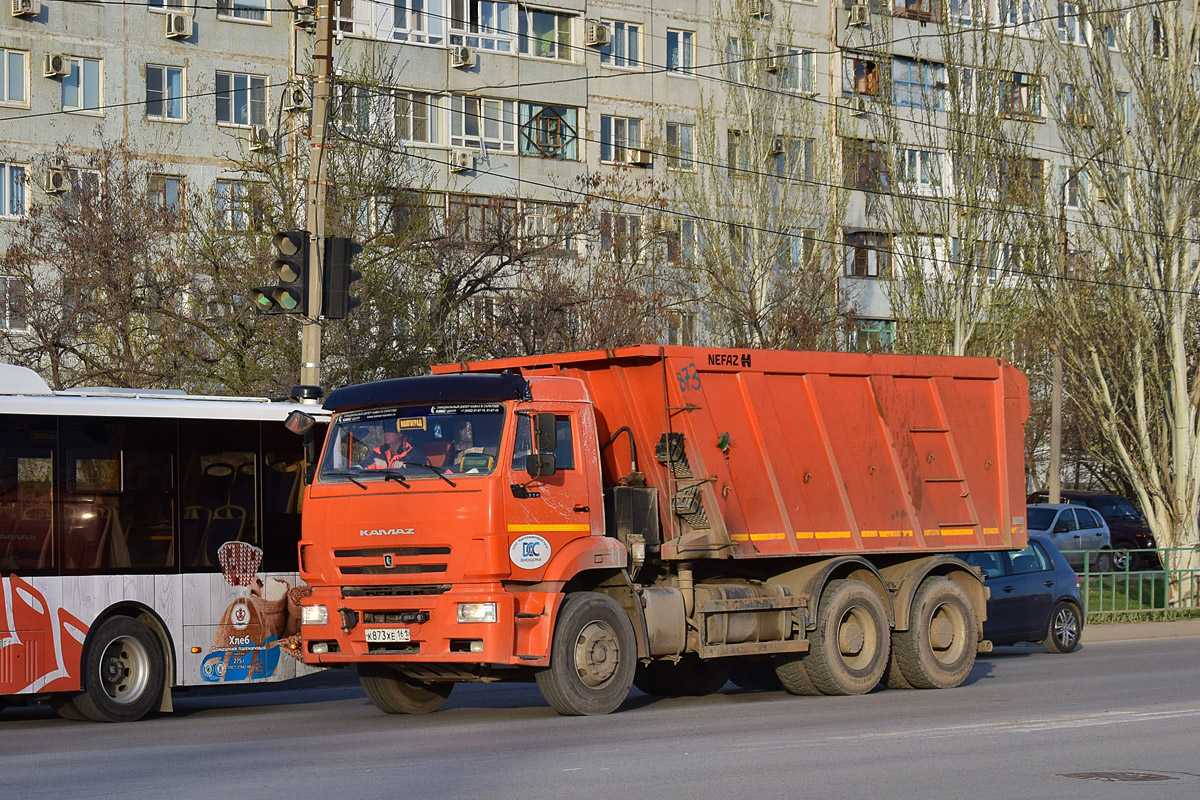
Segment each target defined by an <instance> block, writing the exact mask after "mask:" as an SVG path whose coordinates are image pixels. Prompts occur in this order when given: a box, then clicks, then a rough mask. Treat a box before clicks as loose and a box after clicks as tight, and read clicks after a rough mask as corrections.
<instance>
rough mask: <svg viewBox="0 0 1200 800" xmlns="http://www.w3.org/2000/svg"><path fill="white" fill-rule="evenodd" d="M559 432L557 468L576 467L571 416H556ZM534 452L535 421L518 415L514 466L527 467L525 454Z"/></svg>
mask: <svg viewBox="0 0 1200 800" xmlns="http://www.w3.org/2000/svg"><path fill="white" fill-rule="evenodd" d="M554 423H555V429H556V432H557V434H558V447H557V448H555V449H554V450H551V451H550V452H551V453H553V454H554V460H555V462H556V463H555V469H560V470H563V469H575V439H574V438H573V437H572V435H571V418H570V417H568V416H565V415H558V416H555V418H554ZM532 452H533V423H532V422H531V421H530V419H529V417H528V416H526V415H523V414H522V415H520V416H518V417H517V436H516V440H515V441H514V442H513V460H512V468H513V469H515V470H522V469H525V456H527V455H530V454H531V453H532Z"/></svg>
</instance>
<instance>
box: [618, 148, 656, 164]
mask: <svg viewBox="0 0 1200 800" xmlns="http://www.w3.org/2000/svg"><path fill="white" fill-rule="evenodd" d="M625 163H627V164H634V165H635V166H639V167H649V166H651V165H652V164H653V163H654V157H653V156H652V155H651V154H650V151H649V150H638V149H630V150H627V151H626V153H625Z"/></svg>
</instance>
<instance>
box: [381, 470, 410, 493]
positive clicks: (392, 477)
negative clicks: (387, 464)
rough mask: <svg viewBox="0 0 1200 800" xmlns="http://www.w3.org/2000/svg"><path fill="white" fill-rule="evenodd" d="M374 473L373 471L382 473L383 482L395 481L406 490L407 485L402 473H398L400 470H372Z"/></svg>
mask: <svg viewBox="0 0 1200 800" xmlns="http://www.w3.org/2000/svg"><path fill="white" fill-rule="evenodd" d="M410 466H411V465H410ZM374 471H375V472H382V473H383V479H384V480H385V481H395V482H396V483H398V484H400V485H401V486H403V487H404V488H405V489H407V488H408V483H406V482H405V480H404V473H402V472H400V470H398V469H389V470H382V469H377V470H374Z"/></svg>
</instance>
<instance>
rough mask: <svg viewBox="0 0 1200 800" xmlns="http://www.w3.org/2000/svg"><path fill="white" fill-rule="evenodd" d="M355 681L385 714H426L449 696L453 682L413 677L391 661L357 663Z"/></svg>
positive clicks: (439, 705) (436, 708)
mask: <svg viewBox="0 0 1200 800" xmlns="http://www.w3.org/2000/svg"><path fill="white" fill-rule="evenodd" d="M358 683H359V685H360V686H362V688H363V691H364V692H365V693H366V695H367V699H368V700H370V701H371V702H372V703H374V704H375V707H376V708H378V709H379V710H380V711H383V712H384V713H387V714H428V713H430V712H431V711H437V710H438V709H439V708H441V706H442V703H444V702H446V698H447V697H449V696H450V690H451V689H453V688H454V684H453V683H450V682H439V683H425V682H423V681H417V680H413V679H412V678H409V677H408V676H407V675H404V674H403V673H401V672H400V671H399V670H397V669H396V668H395V667H393V666H391V665H390V664H359V665H358Z"/></svg>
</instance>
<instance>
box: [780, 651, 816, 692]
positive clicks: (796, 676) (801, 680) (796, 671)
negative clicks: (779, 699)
mask: <svg viewBox="0 0 1200 800" xmlns="http://www.w3.org/2000/svg"><path fill="white" fill-rule="evenodd" d="M807 657H808V654H807V653H784V654H782V655H778V656H775V662H774V663H775V676H776V677H777V678H779V683H780V685H781V686H783V690H784V691H785V692H787V693H788V694H795V695H800V696H801V697H815V696H816V695H819V694H821V690H820V689H818V688H817V686H816V684H814V683H813V682H812V678H810V677H808V668H807V667H805V666H804V659H806V658H807Z"/></svg>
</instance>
